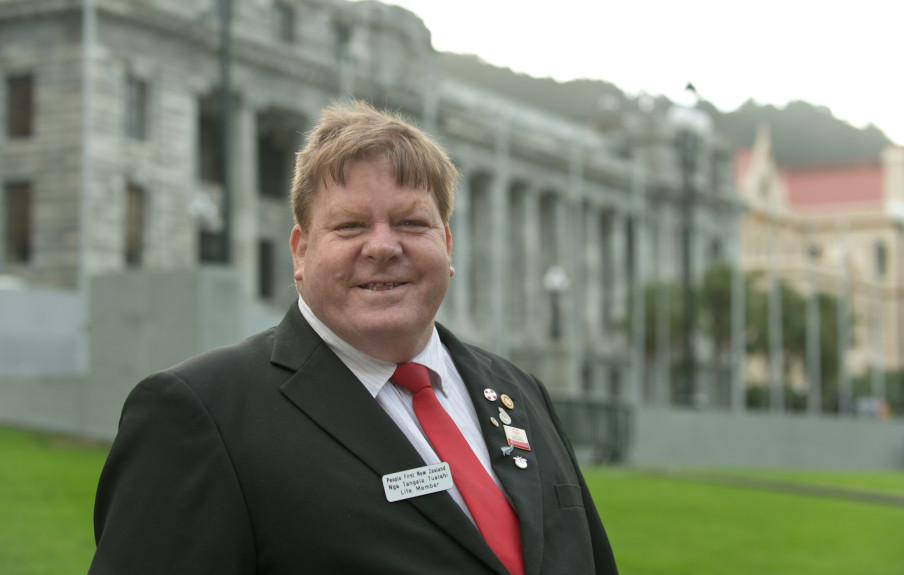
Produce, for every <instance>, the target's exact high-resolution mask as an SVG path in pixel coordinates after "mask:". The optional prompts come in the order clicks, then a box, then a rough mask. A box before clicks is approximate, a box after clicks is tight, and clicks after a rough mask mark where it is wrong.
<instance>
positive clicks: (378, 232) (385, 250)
mask: <svg viewBox="0 0 904 575" xmlns="http://www.w3.org/2000/svg"><path fill="white" fill-rule="evenodd" d="M361 255H362V256H364V257H365V258H366V259H369V260H373V261H388V260H391V259H393V258H397V257H399V256H401V255H402V244H401V242H400V241H399V238H398V237H397V235H396V234H395V233H393V230H392V228H391V227H390V226H389V225H386V224H383V223H379V224H377V225H375V226H374V227H373V229H371V230H370V232H369V233H368V234H367V235H366V237H365V239H364V245H363V247H362V249H361Z"/></svg>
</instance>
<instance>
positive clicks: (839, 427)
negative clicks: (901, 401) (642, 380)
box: [628, 407, 904, 469]
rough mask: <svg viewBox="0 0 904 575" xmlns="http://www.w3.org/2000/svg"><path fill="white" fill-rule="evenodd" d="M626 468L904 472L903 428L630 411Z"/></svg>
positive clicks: (834, 419) (859, 422)
mask: <svg viewBox="0 0 904 575" xmlns="http://www.w3.org/2000/svg"><path fill="white" fill-rule="evenodd" d="M632 433H633V435H632V439H631V447H630V450H629V453H628V461H629V463H631V464H634V465H657V466H658V465H700V466H730V467H783V468H801V469H803V468H807V469H904V421H901V420H895V421H877V420H867V419H851V418H837V417H807V416H804V415H800V416H796V415H772V414H765V413H764V414H759V413H746V414H737V415H735V414H731V413H729V412H715V411H709V412H708V411H690V410H683V411H679V410H670V409H663V408H651V407H641V408H639V409H637V410H636V411H635V416H634V422H633V426H632Z"/></svg>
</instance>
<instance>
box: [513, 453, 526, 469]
mask: <svg viewBox="0 0 904 575" xmlns="http://www.w3.org/2000/svg"><path fill="white" fill-rule="evenodd" d="M512 460H513V461H514V462H515V465H517V466H518V469H527V460H526V459H524V458H523V457H521V456H520V455H516V456H515V457H513V458H512Z"/></svg>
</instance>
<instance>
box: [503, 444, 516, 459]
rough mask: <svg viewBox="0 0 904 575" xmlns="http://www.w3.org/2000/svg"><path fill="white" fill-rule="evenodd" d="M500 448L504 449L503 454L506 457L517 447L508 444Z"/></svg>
mask: <svg viewBox="0 0 904 575" xmlns="http://www.w3.org/2000/svg"><path fill="white" fill-rule="evenodd" d="M499 449H501V450H502V455H503V457H505V456H507V455H511V454H512V451H514V449H515V448H514V447H512V446H511V445H506V446H505V447H500V448H499Z"/></svg>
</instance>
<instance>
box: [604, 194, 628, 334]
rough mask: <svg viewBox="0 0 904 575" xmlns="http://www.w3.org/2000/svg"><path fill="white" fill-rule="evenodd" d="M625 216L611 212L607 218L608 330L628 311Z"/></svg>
mask: <svg viewBox="0 0 904 575" xmlns="http://www.w3.org/2000/svg"><path fill="white" fill-rule="evenodd" d="M627 227H628V226H627V215H626V214H624V213H622V212H619V211H613V212H612V213H611V214H610V216H609V230H608V231H609V250H610V252H609V254H610V258H609V263H610V265H611V268H612V269H611V273H609V274H607V275H608V277H609V278H610V281H611V284H610V285H609V289H610V290H611V293H612V295H611V297H610V299H609V305H610V306H611V307H610V308H609V310H608V316H609V320H610V322H611V323H610V325H609V327H610V329H611V328H613V327H614V325H616V324H617V323H618V322H619V320H621V319H623V318H624V316H625V312H626V311H627V310H628V284H629V282H628V275H627V250H628V242H627V233H628V232H627Z"/></svg>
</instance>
